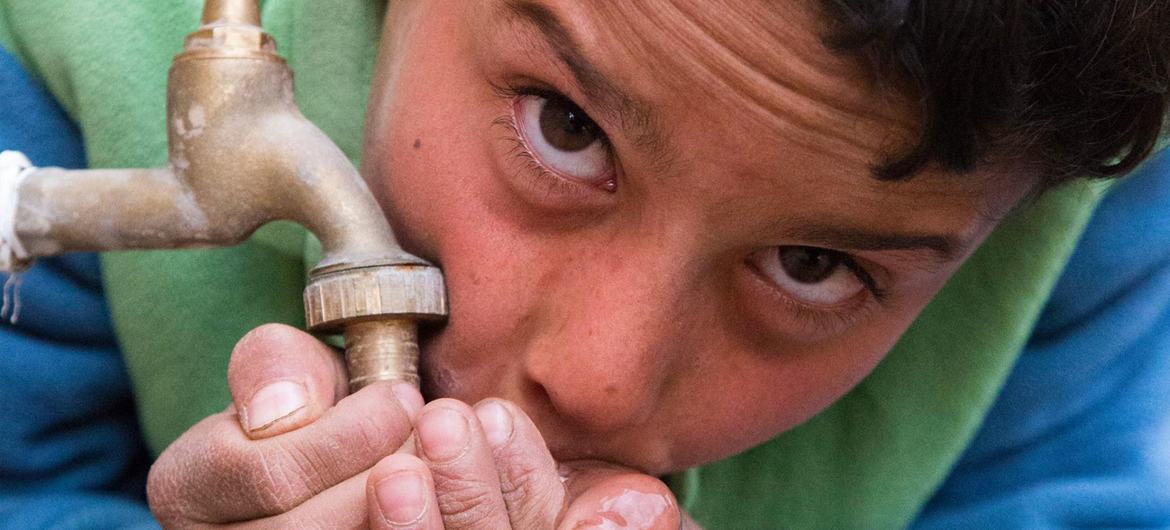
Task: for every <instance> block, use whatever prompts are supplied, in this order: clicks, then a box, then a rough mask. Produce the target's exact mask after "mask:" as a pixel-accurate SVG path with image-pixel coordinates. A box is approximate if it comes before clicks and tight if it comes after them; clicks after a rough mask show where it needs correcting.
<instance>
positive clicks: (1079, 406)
mask: <svg viewBox="0 0 1170 530" xmlns="http://www.w3.org/2000/svg"><path fill="white" fill-rule="evenodd" d="M1006 273H1010V271H1005V274H1006ZM915 526H916V527H918V528H947V529H952V528H1068V527H1092V528H1101V527H1114V528H1117V527H1127V528H1130V527H1141V528H1170V153H1162V154H1161V155H1160V156H1158V157H1157V158H1155V159H1154V160H1151V161H1150V162H1149V163H1147V164H1146V166H1145V167H1144V168H1143V169H1142V170H1140V171H1139V172H1138V173H1136V174H1134V175H1132V176H1130V177H1128V179H1127V180H1126V181H1123V182H1122V183H1121V184H1119V185H1118V186H1117V187H1116V188H1115V189H1114V190H1113V192H1112V193H1111V194H1110V195H1109V196H1108V197H1107V198H1106V199H1105V201H1104V202H1103V203H1102V204H1101V206H1100V208H1099V209H1098V211H1097V212H1096V213H1095V214H1094V217H1093V219H1092V221H1091V222H1090V224H1089V227H1088V230H1087V232H1086V233H1085V235H1084V237H1083V239H1082V241H1081V243H1080V245H1079V246H1078V248H1077V250H1076V252H1075V253H1074V255H1073V257H1072V260H1071V262H1070V263H1069V265H1068V267H1067V268H1066V270H1065V271H1064V273H1063V275H1062V277H1061V279H1060V281H1059V283H1058V284H1057V286H1056V290H1055V292H1054V294H1053V297H1052V299H1051V300H1050V301H1049V302H1048V305H1047V307H1046V309H1045V311H1044V314H1043V316H1042V318H1041V320H1040V323H1039V325H1038V327H1037V329H1036V330H1035V332H1034V334H1033V336H1032V338H1031V339H1030V342H1029V344H1028V347H1027V349H1026V350H1025V352H1024V353H1023V356H1022V357H1021V358H1020V360H1019V362H1018V364H1017V366H1016V367H1015V369H1014V371H1013V373H1012V375H1011V377H1010V378H1009V379H1008V381H1007V384H1006V386H1005V388H1004V389H1003V392H1002V394H1001V395H1000V397H999V398H998V401H997V402H996V404H995V405H994V407H993V408H992V410H991V413H990V415H989V416H988V418H987V420H986V422H985V424H984V425H983V426H982V428H981V430H980V432H979V434H978V435H977V437H976V438H975V440H974V441H973V443H972V444H971V446H970V447H969V448H968V450H967V451H966V453H965V454H964V456H963V457H962V459H961V460H960V461H959V463H958V465H957V466H956V468H955V469H954V470H953V472H952V474H951V476H950V477H949V478H948V479H947V481H946V482H945V483H944V484H943V486H942V488H941V489H940V490H939V491H938V492H937V494H936V495H935V496H934V498H933V499H932V500H931V501H930V503H929V504H928V505H927V507H926V509H925V510H924V512H923V513H922V515H921V517H920V520H919V521H918V522H917V524H916V525H915Z"/></svg>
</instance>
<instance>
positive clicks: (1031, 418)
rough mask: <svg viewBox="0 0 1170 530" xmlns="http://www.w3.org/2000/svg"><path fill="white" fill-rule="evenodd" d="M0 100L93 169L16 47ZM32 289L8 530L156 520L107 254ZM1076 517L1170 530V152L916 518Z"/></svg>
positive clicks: (52, 272)
mask: <svg viewBox="0 0 1170 530" xmlns="http://www.w3.org/2000/svg"><path fill="white" fill-rule="evenodd" d="M0 102H3V103H0V149H20V150H22V151H24V152H25V153H27V154H28V155H29V156H30V158H31V159H32V160H33V162H34V163H36V164H38V165H64V166H74V167H76V166H80V165H82V163H83V156H82V152H81V148H80V142H79V141H78V138H77V136H78V133H77V131H76V129H75V128H73V127H72V125H70V124H69V122H68V120H67V119H66V118H65V117H64V116H63V114H62V113H61V111H60V110H59V109H58V108H56V106H55V105H54V104H53V103H52V100H51V99H50V98H49V97H48V96H47V95H46V94H45V93H44V92H43V90H42V89H40V88H39V87H37V86H36V85H35V84H34V83H33V82H31V81H30V80H29V79H28V78H27V77H26V76H25V75H24V74H23V72H22V71H21V70H20V68H19V66H18V65H17V64H16V62H15V61H14V60H13V59H12V57H11V56H9V55H7V54H5V53H3V51H2V50H0ZM1006 273H1010V271H1005V274H1006ZM22 298H23V301H24V307H23V309H22V316H21V318H22V320H21V322H20V323H19V324H18V325H17V326H8V325H7V324H4V325H3V327H0V392H2V394H0V414H3V417H4V420H3V422H0V528H45V527H58V528H108V527H126V526H132V525H138V524H141V525H151V524H152V523H151V522H150V519H149V512H148V511H147V510H146V508H145V500H144V498H143V497H144V496H143V493H142V491H143V477H144V475H145V469H146V466H147V465H148V462H147V461H146V456H145V455H146V452H145V448H144V447H143V446H142V443H141V441H140V438H139V435H138V431H137V425H136V422H135V421H134V415H133V403H132V400H131V391H130V388H129V383H128V380H127V377H126V374H125V371H124V367H123V365H122V362H121V359H120V357H119V355H118V351H117V348H116V346H115V343H114V338H113V331H112V329H111V326H110V324H109V318H108V315H107V312H106V309H105V305H104V301H103V299H102V296H101V291H100V281H99V273H98V267H97V261H96V259H94V257H93V256H70V257H65V258H57V259H52V260H43V261H42V262H41V263H40V264H38V265H37V266H36V267H34V268H33V269H32V270H31V271H30V272H29V273H28V274H27V275H26V276H25V281H24V290H23V297H22ZM57 388H67V389H68V392H67V393H66V392H62V391H60V390H56V389H57ZM1067 526H1145V527H1170V154H1163V155H1162V156H1160V157H1159V158H1158V159H1156V160H1154V161H1153V162H1151V163H1149V164H1147V166H1146V167H1145V168H1144V169H1143V170H1142V171H1140V172H1139V173H1138V174H1136V175H1134V176H1133V177H1131V178H1130V179H1129V180H1128V181H1126V182H1124V183H1123V184H1121V185H1119V186H1118V187H1117V189H1116V190H1115V191H1114V193H1112V194H1111V195H1110V196H1109V197H1108V198H1107V199H1106V200H1105V201H1104V202H1103V203H1102V204H1101V207H1100V209H1099V210H1098V212H1097V213H1096V214H1095V216H1094V218H1093V221H1092V222H1091V224H1090V226H1089V228H1088V231H1087V232H1086V233H1085V236H1084V240H1083V241H1082V243H1081V245H1080V246H1079V247H1078V249H1077V251H1076V253H1075V254H1074V256H1073V258H1072V261H1071V262H1070V263H1069V265H1068V268H1067V270H1066V272H1065V274H1064V275H1063V277H1062V279H1061V281H1060V283H1059V284H1058V285H1057V287H1056V290H1055V292H1054V294H1053V296H1052V299H1051V300H1050V302H1049V303H1048V306H1047V308H1046V310H1045V313H1044V315H1043V317H1042V318H1041V321H1040V323H1039V325H1038V326H1037V329H1036V331H1035V334H1034V336H1033V337H1032V339H1031V341H1030V343H1029V345H1028V347H1027V350H1026V351H1025V352H1024V353H1023V355H1022V356H1021V358H1020V360H1019V362H1018V365H1017V366H1016V369H1015V370H1014V371H1013V374H1012V376H1011V377H1010V378H1009V380H1008V382H1007V384H1006V386H1005V388H1004V390H1003V392H1002V395H1001V396H1000V398H999V400H998V401H997V403H996V405H995V406H994V408H993V409H992V411H991V413H990V414H989V416H988V418H987V420H986V422H985V424H984V426H983V427H982V429H981V431H980V433H979V434H978V436H977V437H976V439H975V440H974V441H973V442H972V444H971V446H970V447H969V449H968V450H967V452H966V453H965V455H964V456H963V457H962V459H961V460H960V462H959V463H958V464H957V465H956V467H955V469H954V471H953V473H952V474H951V476H950V477H949V478H948V479H947V481H946V482H945V483H944V484H943V485H942V486H941V488H940V489H939V491H938V492H937V494H936V495H935V496H934V498H933V499H932V500H931V501H930V503H929V504H928V505H927V506H926V508H925V509H924V511H923V513H922V514H921V515H920V517H919V519H918V521H917V522H916V523H915V527H918V528H1013V527H1022V528H1037V527H1067Z"/></svg>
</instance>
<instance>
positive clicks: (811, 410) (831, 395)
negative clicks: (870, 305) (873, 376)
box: [672, 317, 912, 467]
mask: <svg viewBox="0 0 1170 530" xmlns="http://www.w3.org/2000/svg"><path fill="white" fill-rule="evenodd" d="M911 318H912V317H905V318H891V319H889V320H883V321H882V322H876V323H873V324H871V325H867V326H861V327H858V328H854V329H853V330H851V331H850V332H849V333H847V334H845V335H843V336H841V337H839V338H837V339H835V340H832V341H826V342H822V343H818V344H815V345H807V346H801V347H800V348H798V349H799V350H800V351H799V352H797V351H793V350H791V349H790V351H788V352H785V353H780V352H779V351H778V350H782V349H784V348H783V345H773V346H772V347H771V348H770V349H769V348H764V349H761V347H760V346H759V345H758V344H757V343H755V342H754V341H753V342H751V343H747V342H742V343H737V342H728V343H724V344H720V345H719V346H721V349H717V350H715V351H713V352H711V353H709V354H708V355H707V356H706V357H705V359H706V361H705V362H704V364H703V365H702V366H699V367H696V369H695V376H694V377H692V378H691V379H690V380H689V384H688V385H685V388H683V389H682V390H683V391H682V392H680V393H678V394H676V395H674V396H672V400H673V401H674V406H675V407H677V408H678V409H679V410H682V411H685V413H684V414H682V415H679V416H677V417H676V418H675V419H673V420H672V423H673V428H672V430H673V432H674V433H675V438H676V439H677V440H687V441H686V442H685V443H683V444H682V446H681V447H680V449H679V451H678V453H677V456H678V462H677V463H678V464H681V465H682V466H683V467H686V466H691V465H697V464H701V463H705V462H709V461H712V460H717V459H721V458H725V457H728V456H731V455H733V454H736V453H739V452H741V451H744V450H746V449H748V448H751V447H753V446H755V445H758V444H760V443H763V442H765V441H767V440H768V439H771V438H773V437H775V436H776V435H777V434H779V433H782V432H785V431H788V430H790V429H792V428H794V427H796V426H798V425H800V424H802V423H804V422H806V421H808V420H809V419H810V418H812V417H813V416H815V415H816V414H818V413H820V412H821V411H823V410H824V409H825V408H826V407H828V406H830V405H831V404H832V403H833V402H834V401H836V400H838V399H840V398H841V396H843V395H845V394H846V393H847V392H849V391H850V390H851V389H852V388H853V387H855V386H856V385H857V384H858V383H860V382H861V381H862V380H863V379H864V378H865V377H866V376H867V375H868V374H869V373H870V372H871V371H872V370H873V369H874V367H875V366H876V365H877V364H878V363H879V362H880V361H881V360H882V359H883V358H884V356H885V355H886V353H887V352H888V351H889V350H890V348H891V347H892V346H893V344H894V343H895V342H896V341H897V339H898V337H899V336H900V335H901V334H902V332H903V331H904V328H905V327H906V325H907V324H906V321H908V320H910V319H911Z"/></svg>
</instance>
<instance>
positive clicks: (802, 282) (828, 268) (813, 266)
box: [748, 246, 865, 306]
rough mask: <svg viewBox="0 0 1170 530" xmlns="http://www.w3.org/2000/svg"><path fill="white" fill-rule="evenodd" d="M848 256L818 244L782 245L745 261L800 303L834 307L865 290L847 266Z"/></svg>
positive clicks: (757, 252) (755, 254)
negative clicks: (812, 245) (807, 245)
mask: <svg viewBox="0 0 1170 530" xmlns="http://www.w3.org/2000/svg"><path fill="white" fill-rule="evenodd" d="M848 260H849V257H848V256H847V255H845V254H842V253H841V252H837V251H835V250H829V249H824V248H817V247H805V246H783V247H772V248H767V249H763V250H759V251H756V252H753V253H752V254H751V255H750V256H749V257H748V262H749V263H750V264H751V265H752V266H753V267H754V268H755V269H756V270H757V271H759V272H760V274H762V275H763V276H765V277H767V278H768V280H770V281H771V282H772V283H773V284H774V285H775V286H776V288H778V289H780V290H781V291H784V293H785V294H787V295H788V296H790V297H792V298H795V299H797V300H800V301H801V302H804V303H807V304H812V305H820V306H833V305H837V304H840V303H842V302H845V301H846V300H849V299H851V298H853V297H855V296H857V295H858V294H859V293H861V292H862V291H863V290H864V289H865V284H864V283H863V282H862V281H861V279H860V278H858V276H857V274H856V273H854V272H853V270H851V269H850V268H849V267H848V266H846V263H847V261H848Z"/></svg>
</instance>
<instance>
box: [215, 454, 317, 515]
mask: <svg viewBox="0 0 1170 530" xmlns="http://www.w3.org/2000/svg"><path fill="white" fill-rule="evenodd" d="M270 453H275V454H270ZM233 460H234V462H233V464H232V465H233V467H235V468H236V469H238V470H239V476H240V477H241V478H242V481H243V483H244V484H248V485H250V487H248V488H245V489H244V492H245V493H244V494H245V495H247V496H248V497H249V498H250V501H251V502H252V503H253V504H254V505H255V506H256V507H257V508H258V509H259V510H261V511H263V512H264V513H267V514H270V515H275V514H279V513H284V512H287V511H289V510H292V509H293V508H295V507H297V506H298V505H300V504H301V503H302V502H304V500H305V499H308V498H309V497H312V495H313V492H312V490H311V489H310V488H309V487H307V486H306V484H305V482H304V480H302V479H301V476H302V475H301V474H299V473H297V472H296V471H295V469H297V468H298V466H297V465H296V464H292V465H291V466H290V464H289V462H290V461H291V459H290V458H289V456H288V455H287V454H285V453H284V451H282V450H279V449H277V450H272V449H271V448H259V447H252V448H248V449H246V450H244V451H240V452H238V453H237V456H236V457H235V458H234V459H233ZM290 467H292V469H290Z"/></svg>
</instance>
